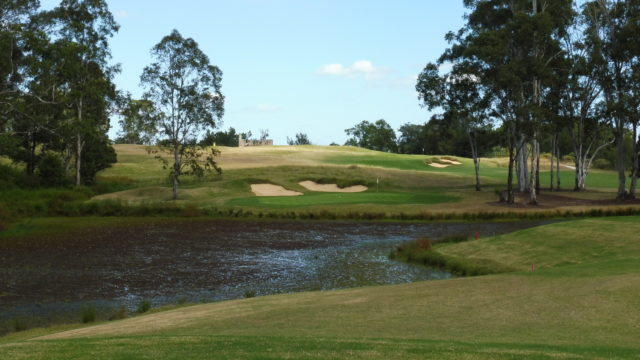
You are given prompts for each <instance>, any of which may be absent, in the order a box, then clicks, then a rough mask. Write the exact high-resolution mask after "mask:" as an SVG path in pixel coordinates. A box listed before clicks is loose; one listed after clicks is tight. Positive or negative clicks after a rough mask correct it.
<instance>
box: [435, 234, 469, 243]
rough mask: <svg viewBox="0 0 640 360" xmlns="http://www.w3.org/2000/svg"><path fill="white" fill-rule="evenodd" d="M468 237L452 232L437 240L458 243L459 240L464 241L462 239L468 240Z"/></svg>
mask: <svg viewBox="0 0 640 360" xmlns="http://www.w3.org/2000/svg"><path fill="white" fill-rule="evenodd" d="M468 240H469V237H468V236H467V235H466V234H452V235H447V236H445V237H444V238H442V239H440V241H438V242H439V243H459V242H464V241H468Z"/></svg>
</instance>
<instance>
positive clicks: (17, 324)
mask: <svg viewBox="0 0 640 360" xmlns="http://www.w3.org/2000/svg"><path fill="white" fill-rule="evenodd" d="M11 329H12V330H13V331H14V332H21V331H25V330H27V324H26V323H25V321H24V320H23V319H20V318H13V319H11Z"/></svg>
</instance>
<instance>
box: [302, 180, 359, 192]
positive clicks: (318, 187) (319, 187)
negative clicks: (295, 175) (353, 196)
mask: <svg viewBox="0 0 640 360" xmlns="http://www.w3.org/2000/svg"><path fill="white" fill-rule="evenodd" d="M298 184H300V186H302V187H304V188H306V189H308V190H311V191H320V192H339V193H356V192H363V191H367V189H369V188H368V187H366V186H364V185H354V186H349V187H346V188H340V187H338V185H336V184H318V183H317V182H315V181H301V182H299V183H298Z"/></svg>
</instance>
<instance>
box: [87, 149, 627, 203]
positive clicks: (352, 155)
mask: <svg viewBox="0 0 640 360" xmlns="http://www.w3.org/2000/svg"><path fill="white" fill-rule="evenodd" d="M116 150H117V152H118V163H117V164H115V165H114V167H113V168H110V169H107V170H105V171H104V172H102V173H101V174H100V175H99V179H98V182H99V186H98V187H99V188H103V189H105V190H104V191H103V194H101V195H98V196H96V197H95V198H94V199H95V200H106V199H117V200H122V201H126V202H130V203H143V202H145V203H148V202H162V201H166V200H169V199H170V198H171V189H170V184H169V179H168V173H167V170H163V169H162V168H161V166H160V164H159V163H158V161H157V160H155V159H154V158H153V156H152V155H149V154H148V153H147V152H146V150H145V147H143V146H136V145H116ZM221 151H222V155H221V157H220V159H219V163H220V166H221V167H222V169H223V174H222V175H221V176H218V175H214V174H210V175H207V176H205V177H204V178H194V177H183V179H182V185H181V192H180V200H179V203H185V202H188V203H191V204H194V205H196V206H199V207H211V206H213V207H217V208H243V209H249V210H253V211H265V210H269V211H282V210H284V209H294V210H300V209H304V210H313V211H322V210H331V211H333V212H338V213H340V212H343V213H345V212H349V211H370V212H382V213H385V212H395V213H399V212H407V213H420V212H424V211H427V212H454V211H475V212H478V211H500V210H503V209H500V208H499V207H498V208H496V206H495V204H494V203H495V202H496V201H497V195H496V194H495V191H496V190H497V189H503V188H504V187H505V186H504V183H505V182H506V162H505V160H504V159H483V160H482V162H481V181H482V184H483V191H482V192H476V191H475V189H474V184H475V179H474V170H473V164H472V161H471V160H470V159H465V158H456V159H457V160H459V161H460V162H461V165H452V166H449V167H446V168H436V167H431V166H428V165H427V164H425V159H432V158H434V157H432V156H422V155H401V154H390V153H382V152H376V151H371V150H366V149H361V148H353V147H342V146H274V147H248V148H225V147H223V148H221ZM546 166H548V164H545V163H544V162H543V164H542V169H543V170H544V169H545V168H546ZM561 174H562V181H563V184H564V186H565V187H566V188H572V184H573V170H571V169H569V168H568V167H563V171H562V172H561ZM303 180H316V181H324V182H332V181H334V182H337V183H338V184H341V183H344V184H362V185H367V186H368V187H369V189H368V190H367V191H366V192H364V193H353V194H343V193H319V192H314V191H310V190H307V189H305V188H304V187H302V186H300V185H299V184H298V183H299V182H300V181H303ZM541 181H542V186H543V188H545V187H547V186H548V182H549V174H548V172H545V171H542V174H541ZM256 183H270V184H275V185H281V186H283V187H285V188H286V189H289V190H294V191H298V192H301V193H303V194H304V196H299V197H278V198H270V197H256V196H255V195H254V194H253V193H252V192H251V190H250V186H251V184H256ZM588 185H589V186H590V189H591V190H592V191H590V192H586V193H577V194H574V193H573V192H561V193H553V194H552V195H553V199H549V201H545V199H544V198H542V199H541V203H542V205H545V202H546V205H548V206H549V207H553V208H557V207H560V208H566V207H573V208H581V207H582V208H584V207H589V206H591V205H590V204H589V203H588V202H589V201H593V200H605V199H611V198H613V197H614V194H613V193H612V192H613V191H614V190H615V188H616V176H615V174H614V173H613V172H609V171H598V170H594V171H593V172H592V173H591V174H590V175H589V178H588ZM558 196H560V198H558ZM567 197H568V198H571V199H577V202H576V201H568V202H567V201H564V199H565V198H567ZM511 210H515V211H518V210H522V209H511Z"/></svg>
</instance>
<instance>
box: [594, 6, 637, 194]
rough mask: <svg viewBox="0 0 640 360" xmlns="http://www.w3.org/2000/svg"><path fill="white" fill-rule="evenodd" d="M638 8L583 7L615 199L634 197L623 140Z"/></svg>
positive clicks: (629, 113) (630, 90)
mask: <svg viewBox="0 0 640 360" xmlns="http://www.w3.org/2000/svg"><path fill="white" fill-rule="evenodd" d="M639 9H640V2H639V1H637V0H592V1H589V2H587V3H586V4H585V5H584V6H583V15H584V19H585V22H586V42H585V43H586V46H588V47H589V50H590V51H591V52H592V53H593V55H594V63H595V65H596V67H597V70H598V75H599V77H598V81H599V83H600V86H601V87H602V93H603V96H604V101H605V109H606V113H605V115H606V116H607V118H608V119H609V121H610V123H611V126H612V128H613V132H614V136H615V143H616V170H617V172H618V191H617V195H616V198H617V199H618V200H625V199H627V198H630V197H634V196H635V195H634V194H629V193H628V192H627V190H626V173H625V160H626V156H627V154H626V152H625V144H624V143H625V133H626V131H627V129H628V126H629V124H632V123H633V122H632V121H630V117H631V116H635V115H632V113H631V111H630V107H629V101H628V100H629V94H632V93H633V81H634V80H633V64H634V62H635V61H637V57H638V47H637V42H638V34H637V22H638V12H639ZM636 142H637V139H634V143H636ZM636 166H637V165H636ZM636 175H637V171H636ZM632 176H633V173H632ZM633 183H634V181H632V184H633Z"/></svg>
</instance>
